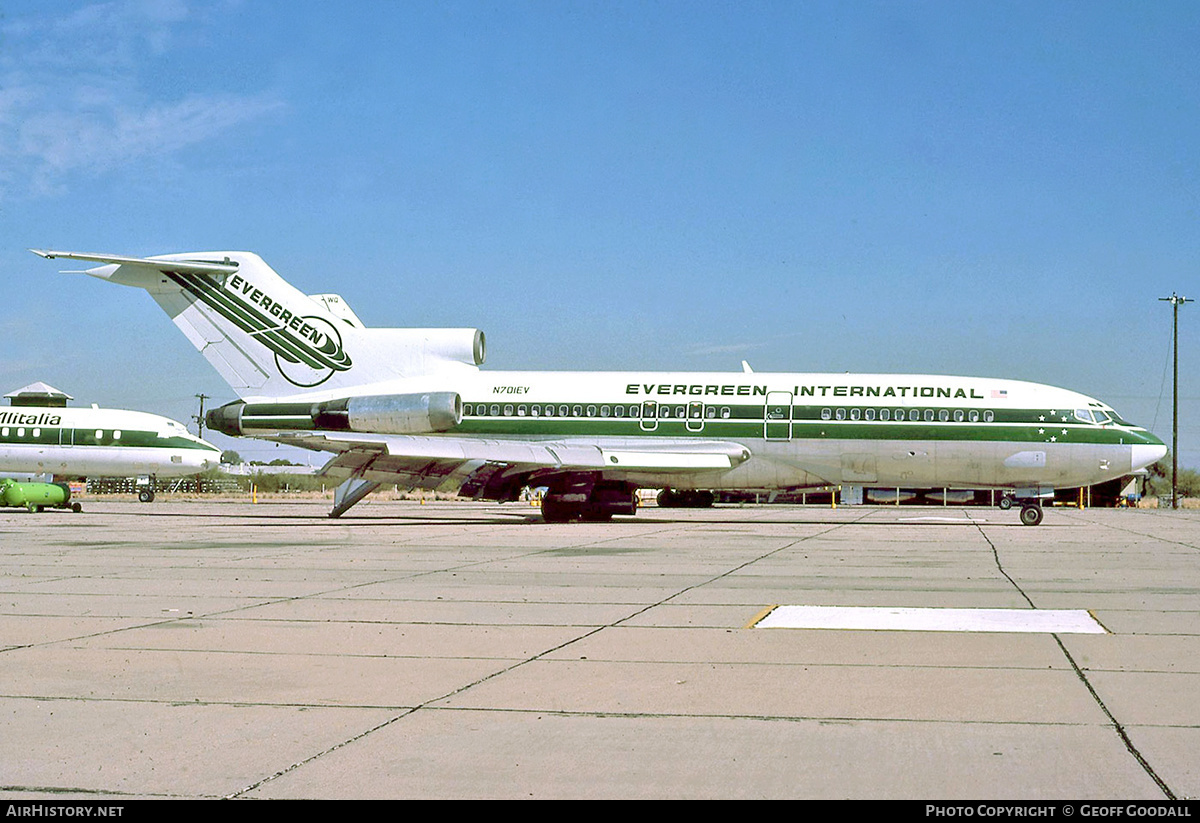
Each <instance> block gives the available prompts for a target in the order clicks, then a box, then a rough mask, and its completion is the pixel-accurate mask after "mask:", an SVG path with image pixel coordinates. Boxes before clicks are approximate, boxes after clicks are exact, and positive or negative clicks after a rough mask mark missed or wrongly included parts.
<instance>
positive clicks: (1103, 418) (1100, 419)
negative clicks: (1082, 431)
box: [1092, 409, 1112, 426]
mask: <svg viewBox="0 0 1200 823" xmlns="http://www.w3.org/2000/svg"><path fill="white" fill-rule="evenodd" d="M1092 416H1093V417H1095V418H1096V422H1097V423H1099V424H1100V425H1101V426H1103V425H1104V424H1105V423H1111V422H1112V418H1111V417H1109V416H1108V413H1107V412H1102V411H1100V410H1099V409H1096V410H1095V411H1093V412H1092Z"/></svg>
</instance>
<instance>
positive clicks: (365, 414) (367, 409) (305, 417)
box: [206, 392, 462, 437]
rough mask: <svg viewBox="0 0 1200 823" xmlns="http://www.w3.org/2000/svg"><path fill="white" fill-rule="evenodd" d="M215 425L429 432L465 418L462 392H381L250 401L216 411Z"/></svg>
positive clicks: (234, 432) (211, 418) (211, 417)
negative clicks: (309, 400)
mask: <svg viewBox="0 0 1200 823" xmlns="http://www.w3.org/2000/svg"><path fill="white" fill-rule="evenodd" d="M206 422H207V424H208V427H209V428H210V429H213V430H215V431H219V432H221V433H222V434H227V435H230V436H233V437H237V436H239V435H243V434H255V433H261V432H266V431H296V430H301V431H304V430H309V431H311V430H320V431H352V432H373V433H380V434H429V433H430V432H442V431H448V430H450V429H452V428H454V427H455V426H457V425H458V424H459V423H461V422H462V398H461V397H460V396H459V394H458V392H421V393H419V394H379V395H372V396H369V397H347V398H343V399H341V400H325V401H322V402H320V403H246V402H243V401H241V400H239V401H237V402H234V403H227V404H226V405H224V406H221V407H220V408H216V409H213V410H212V411H210V412H209V413H208V415H207V417H206Z"/></svg>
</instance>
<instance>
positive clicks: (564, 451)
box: [35, 251, 1166, 525]
mask: <svg viewBox="0 0 1200 823" xmlns="http://www.w3.org/2000/svg"><path fill="white" fill-rule="evenodd" d="M35 253H36V254H39V255H41V256H42V257H46V258H56V257H63V258H70V259H74V260H85V261H91V262H96V263H101V264H103V265H101V266H99V267H96V268H92V269H89V270H88V271H87V274H90V275H92V276H93V277H98V278H100V279H102V280H108V281H110V282H113V283H119V284H123V285H127V286H136V287H140V288H143V289H145V290H146V291H148V292H150V295H151V296H152V297H153V298H154V299H155V300H156V301H157V302H158V304H159V306H161V307H162V308H163V309H164V310H165V311H166V312H167V314H168V315H170V317H171V318H172V320H174V321H175V324H176V325H177V326H178V327H179V328H180V329H181V330H182V331H183V333H184V334H185V335H187V337H188V339H189V340H191V342H192V344H193V345H194V346H195V347H196V348H197V349H198V350H199V351H200V353H201V354H203V355H204V356H205V357H206V358H207V359H208V361H209V363H211V364H212V365H213V367H215V368H216V370H217V371H218V372H219V373H220V374H221V376H222V377H223V378H224V379H225V380H226V381H227V382H228V383H229V385H230V386H231V387H233V389H234V390H235V391H236V392H237V393H238V395H239V397H240V398H241V399H240V400H237V401H235V402H232V403H229V404H227V405H225V406H222V407H220V408H218V409H214V410H213V411H211V412H210V413H209V416H208V425H209V426H210V427H211V428H213V429H216V430H218V431H222V432H225V433H227V434H230V435H248V436H254V437H261V438H265V439H269V440H274V441H277V442H281V443H287V444H290V445H293V446H299V447H303V448H307V449H312V450H316V451H326V452H332V453H333V454H334V457H333V458H332V459H331V460H330V461H329V462H328V463H327V464H326V465H325V467H324V469H322V471H323V473H324V474H325V475H327V476H331V477H334V478H337V479H340V480H342V481H343V482H342V484H341V485H340V486H339V487H338V489H337V492H336V494H335V496H334V508H333V511H332V512H331V513H330V514H331V516H337V515H340V514H341V513H342V512H344V511H346V510H347V509H349V508H350V507H351V506H353V505H354V504H355V503H356V502H358V501H359V500H361V499H362V498H363V497H365V496H366V495H367V494H369V493H370V492H371V491H373V490H374V489H375V488H377V487H378V486H379V485H380V484H383V483H388V484H399V485H402V486H407V487H409V488H425V489H432V488H445V487H457V488H458V489H459V493H460V494H463V495H468V496H473V497H476V498H481V499H488V500H501V501H504V500H515V499H517V498H518V496H519V494H520V493H521V490H522V489H523V488H524V487H545V488H546V489H547V491H546V493H545V495H544V496H543V498H542V514H543V516H544V517H545V519H546V520H547V521H564V520H571V519H584V520H608V519H610V518H611V517H612V516H613V515H616V514H621V515H627V514H633V513H634V511H635V499H634V492H635V491H636V489H637V488H666V489H669V490H672V491H673V492H675V493H676V494H675V495H674V496H673V499H676V500H687V499H692V500H695V499H701V498H702V495H700V494H693V495H689V492H690V491H693V490H719V489H743V490H773V489H794V488H801V487H812V486H818V485H828V484H858V485H863V486H879V487H892V488H896V487H903V488H943V487H945V488H950V489H955V488H959V489H1001V490H1005V491H1006V492H1008V494H1006V495H1005V498H1006V499H1007V500H1013V499H1015V500H1016V501H1017V502H1018V503H1019V504H1020V506H1021V522H1023V523H1025V524H1027V525H1036V524H1037V523H1040V522H1041V520H1042V509H1041V506H1040V500H1041V499H1042V498H1043V497H1044V496H1046V495H1049V494H1050V493H1052V492H1053V490H1054V489H1055V488H1071V487H1077V486H1087V485H1092V484H1095V483H1100V482H1103V481H1106V480H1112V479H1114V478H1119V477H1122V476H1124V475H1128V474H1130V473H1132V472H1135V471H1138V470H1140V469H1142V468H1144V467H1145V466H1148V465H1150V464H1151V463H1153V462H1155V461H1156V460H1158V459H1159V458H1161V457H1162V456H1163V455H1164V454H1165V453H1166V447H1165V446H1164V445H1163V443H1162V442H1161V441H1160V440H1159V439H1158V438H1156V437H1155V436H1154V435H1153V434H1151V433H1149V432H1148V431H1146V430H1145V429H1143V428H1140V427H1138V426H1134V425H1133V424H1131V423H1128V422H1126V421H1125V420H1123V419H1121V417H1120V416H1119V415H1118V414H1117V413H1116V412H1115V411H1113V409H1112V408H1111V407H1110V406H1108V405H1107V404H1105V403H1102V402H1100V401H1098V400H1096V399H1094V398H1091V397H1087V396H1086V395H1082V394H1078V393H1076V392H1073V391H1068V390H1066V389H1060V388H1055V387H1052V386H1044V385H1038V384H1035V383H1026V382H1021V381H1016V380H1004V379H992V378H982V377H940V376H930V375H885V374H878V375H875V374H767V373H755V372H751V371H749V370H744V371H742V372H732V373H637V372H629V373H626V372H488V371H483V370H480V368H479V366H480V365H481V364H482V363H483V359H484V336H483V333H482V332H480V331H478V330H476V329H378V328H366V327H364V326H363V324H362V323H361V321H359V319H358V317H357V316H356V315H355V314H354V312H353V311H351V310H350V308H349V307H348V306H347V305H346V303H345V302H344V301H343V300H342V299H341V298H340V297H339V296H337V295H333V294H319V295H305V294H303V293H302V292H300V291H299V290H297V289H296V288H294V287H293V286H291V285H289V284H288V283H287V282H285V281H284V280H283V279H282V278H281V277H280V276H279V275H278V274H276V273H275V272H274V271H273V270H272V269H271V268H270V267H269V266H268V265H267V264H266V263H264V262H263V260H262V259H261V258H259V257H258V255H255V254H252V253H249V252H198V253H189V254H168V255H162V256H158V257H151V258H135V257H118V256H113V255H103V254H82V253H74V252H55V251H35Z"/></svg>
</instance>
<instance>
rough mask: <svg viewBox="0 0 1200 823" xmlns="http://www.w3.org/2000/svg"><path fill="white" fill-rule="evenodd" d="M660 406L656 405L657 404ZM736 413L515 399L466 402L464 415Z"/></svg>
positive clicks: (705, 415)
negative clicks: (512, 401) (503, 401)
mask: <svg viewBox="0 0 1200 823" xmlns="http://www.w3.org/2000/svg"><path fill="white" fill-rule="evenodd" d="M656 406H657V408H655V407H656ZM732 413H733V411H732V409H730V408H729V407H728V406H721V407H720V408H718V407H716V406H701V404H699V403H693V404H690V405H688V406H668V405H666V404H661V405H660V404H655V403H648V404H646V408H645V410H644V412H643V408H642V406H641V405H639V404H633V405H628V406H625V405H621V404H617V405H615V406H612V405H602V406H597V405H590V404H589V405H584V404H582V403H575V404H573V405H571V404H567V403H559V404H557V405H555V404H554V403H534V404H533V405H527V404H524V403H522V404H520V405H514V404H512V403H505V404H503V405H501V404H499V403H492V404H490V405H489V404H487V403H475V404H471V403H466V404H464V405H463V416H465V417H471V416H475V417H514V416H515V417H602V418H609V417H632V418H634V419H637V418H641V417H658V418H660V419H664V420H665V419H669V418H672V417H674V418H678V419H679V420H684V419H690V420H700V419H701V418H703V419H706V420H716V419H717V418H718V417H720V418H721V419H723V420H727V419H729V417H730V415H731V414H732Z"/></svg>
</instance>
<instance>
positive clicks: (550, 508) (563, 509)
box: [542, 498, 579, 523]
mask: <svg viewBox="0 0 1200 823" xmlns="http://www.w3.org/2000/svg"><path fill="white" fill-rule="evenodd" d="M578 516H579V509H578V507H576V506H572V505H570V504H567V503H562V502H559V501H557V500H552V499H549V498H543V499H542V519H543V520H545V521H546V522H547V523H567V522H569V521H571V520H574V519H575V518H576V517H578Z"/></svg>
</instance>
